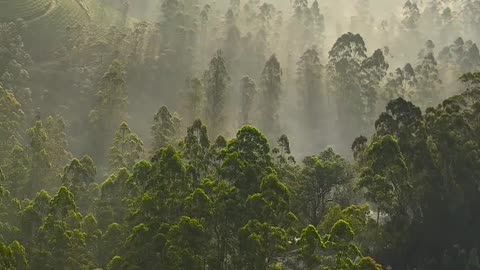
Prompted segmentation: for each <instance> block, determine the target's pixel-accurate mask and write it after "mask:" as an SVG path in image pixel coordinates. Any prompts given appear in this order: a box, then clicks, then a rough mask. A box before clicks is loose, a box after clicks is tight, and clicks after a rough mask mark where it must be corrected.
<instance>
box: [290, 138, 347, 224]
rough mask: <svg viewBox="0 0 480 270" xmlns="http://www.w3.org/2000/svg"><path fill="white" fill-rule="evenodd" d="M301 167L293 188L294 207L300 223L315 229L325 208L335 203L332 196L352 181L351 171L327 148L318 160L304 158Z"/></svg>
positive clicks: (315, 158) (341, 159)
mask: <svg viewBox="0 0 480 270" xmlns="http://www.w3.org/2000/svg"><path fill="white" fill-rule="evenodd" d="M303 164H304V167H303V168H302V170H301V172H300V176H299V182H298V183H297V184H295V186H294V190H295V193H296V198H295V203H296V206H297V209H298V211H299V213H301V219H302V221H303V223H306V224H312V225H314V226H317V225H318V224H319V223H320V221H321V219H322V218H323V216H324V215H325V214H326V213H327V210H328V207H329V206H330V205H332V204H333V203H335V200H336V198H335V195H336V194H335V192H336V191H337V189H338V188H339V187H340V186H342V185H345V184H346V182H347V181H349V180H351V179H352V171H351V168H350V167H349V165H348V163H347V161H346V160H344V159H343V158H342V157H340V156H339V155H337V154H335V153H334V152H333V150H332V149H331V148H329V149H327V150H325V151H324V152H322V153H320V155H318V156H310V157H306V158H305V159H304V160H303Z"/></svg>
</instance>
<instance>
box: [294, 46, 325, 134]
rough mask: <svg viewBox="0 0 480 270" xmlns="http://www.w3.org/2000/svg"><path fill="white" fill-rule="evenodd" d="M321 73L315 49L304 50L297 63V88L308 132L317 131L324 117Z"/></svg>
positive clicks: (318, 57)
mask: <svg viewBox="0 0 480 270" xmlns="http://www.w3.org/2000/svg"><path fill="white" fill-rule="evenodd" d="M322 72H323V66H322V64H321V63H320V56H319V54H318V52H317V50H316V48H311V49H308V50H306V51H305V53H304V54H303V55H302V57H301V58H300V61H298V63H297V85H298V86H297V87H298V92H299V96H300V104H301V107H302V108H303V119H304V122H305V125H306V127H307V128H308V130H310V132H315V131H316V130H317V128H318V127H319V126H320V124H321V122H322V118H323V117H324V116H323V112H324V109H323V108H322V107H323V106H324V105H325V95H324V93H323V90H324V89H323V85H322Z"/></svg>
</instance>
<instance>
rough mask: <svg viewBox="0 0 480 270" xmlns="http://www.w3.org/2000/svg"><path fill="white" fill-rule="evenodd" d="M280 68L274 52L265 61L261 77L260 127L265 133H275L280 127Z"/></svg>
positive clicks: (281, 73)
mask: <svg viewBox="0 0 480 270" xmlns="http://www.w3.org/2000/svg"><path fill="white" fill-rule="evenodd" d="M282 75H283V72H282V68H281V66H280V62H278V59H277V56H276V55H275V54H274V55H272V56H271V57H270V59H268V61H267V62H266V63H265V67H264V68H263V72H262V79H261V93H260V103H259V106H260V108H259V110H260V121H259V124H260V127H261V128H262V129H263V130H264V132H266V133H267V134H275V133H276V132H278V130H279V128H280V123H279V115H278V111H279V109H280V98H281V95H282Z"/></svg>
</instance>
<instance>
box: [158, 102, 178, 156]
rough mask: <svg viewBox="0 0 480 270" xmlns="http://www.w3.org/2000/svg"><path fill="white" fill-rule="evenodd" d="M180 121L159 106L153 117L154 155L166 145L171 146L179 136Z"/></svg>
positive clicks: (164, 107)
mask: <svg viewBox="0 0 480 270" xmlns="http://www.w3.org/2000/svg"><path fill="white" fill-rule="evenodd" d="M179 122H180V119H178V117H176V116H175V115H172V114H171V113H170V111H169V110H168V108H167V107H166V106H161V107H160V109H158V112H157V113H156V114H155V116H154V117H153V125H152V128H151V132H152V138H153V142H152V148H153V149H152V151H153V153H156V152H157V151H159V150H160V149H161V148H163V147H166V146H167V145H173V144H174V143H175V139H176V138H177V136H178V134H179V128H180V123H179Z"/></svg>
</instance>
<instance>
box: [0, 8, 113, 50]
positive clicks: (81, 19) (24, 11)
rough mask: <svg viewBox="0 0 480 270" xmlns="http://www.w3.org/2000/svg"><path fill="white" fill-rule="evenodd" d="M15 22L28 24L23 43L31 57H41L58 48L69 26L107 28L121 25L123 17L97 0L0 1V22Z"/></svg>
mask: <svg viewBox="0 0 480 270" xmlns="http://www.w3.org/2000/svg"><path fill="white" fill-rule="evenodd" d="M16 19H23V20H25V22H26V23H27V25H28V28H27V33H26V34H25V41H26V42H25V43H26V44H27V46H29V49H30V50H31V53H32V54H33V55H34V56H40V55H45V53H48V52H51V51H52V50H53V49H55V48H56V46H58V43H59V42H60V41H61V40H62V38H63V36H64V35H65V31H66V29H67V28H68V27H69V26H75V25H78V24H80V25H86V24H90V23H93V24H97V25H104V26H105V27H108V26H110V25H115V24H119V23H121V21H122V15H121V13H120V12H119V11H118V10H115V9H112V8H110V7H107V6H103V5H102V4H100V3H99V2H98V1H97V0H15V1H10V0H0V22H9V21H14V20H16ZM33 40H34V41H35V42H33Z"/></svg>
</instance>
